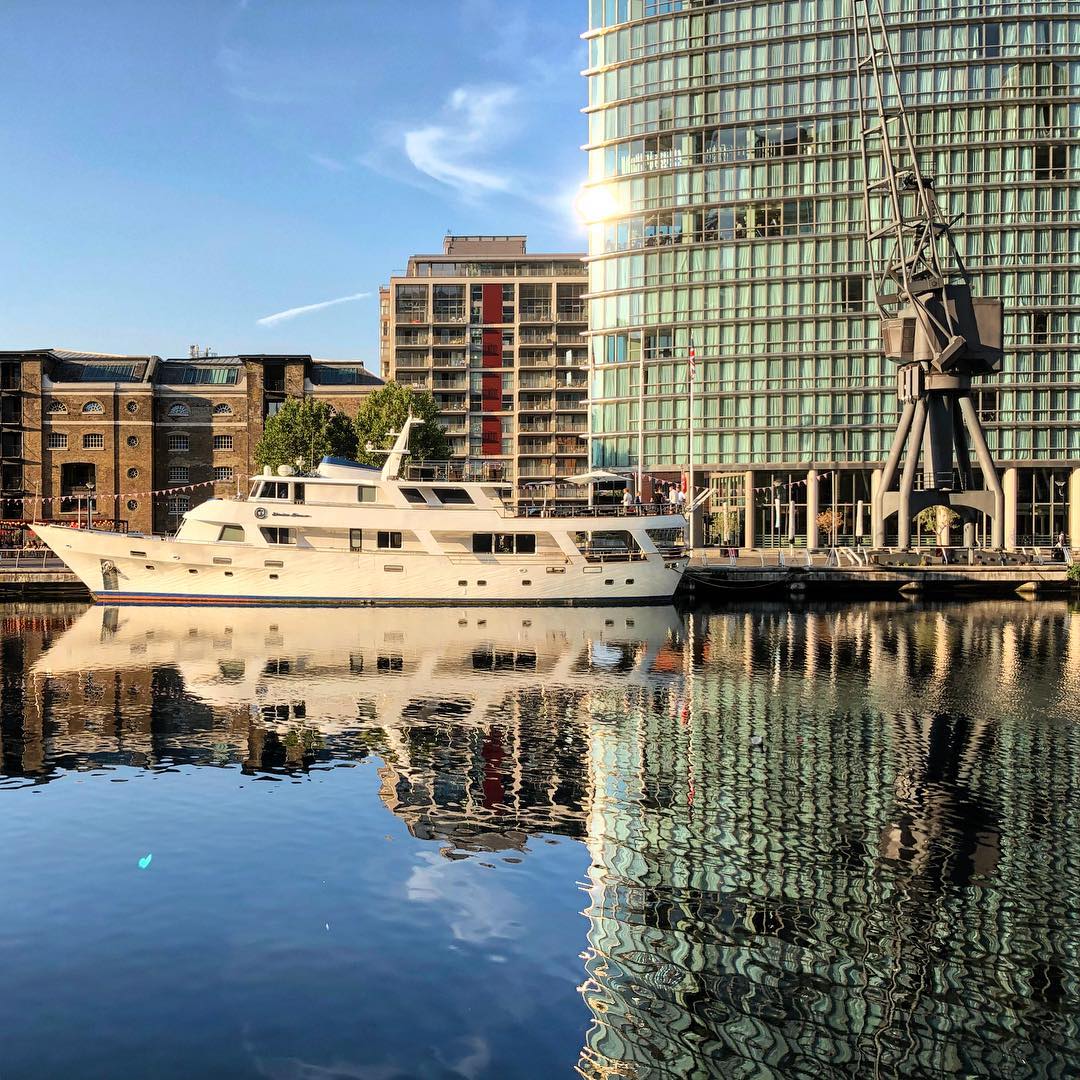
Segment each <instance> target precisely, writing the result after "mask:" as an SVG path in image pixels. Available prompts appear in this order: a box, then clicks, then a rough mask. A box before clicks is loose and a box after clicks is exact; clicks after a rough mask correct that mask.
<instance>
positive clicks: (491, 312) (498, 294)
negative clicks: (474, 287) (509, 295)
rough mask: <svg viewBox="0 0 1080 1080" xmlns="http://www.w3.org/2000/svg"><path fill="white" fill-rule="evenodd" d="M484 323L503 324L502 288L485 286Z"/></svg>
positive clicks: (499, 286)
mask: <svg viewBox="0 0 1080 1080" xmlns="http://www.w3.org/2000/svg"><path fill="white" fill-rule="evenodd" d="M484 322H485V323H501V322H502V286H501V285H485V286H484Z"/></svg>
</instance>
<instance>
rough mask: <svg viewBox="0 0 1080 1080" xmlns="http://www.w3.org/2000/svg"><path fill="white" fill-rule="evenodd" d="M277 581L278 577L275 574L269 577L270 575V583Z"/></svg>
mask: <svg viewBox="0 0 1080 1080" xmlns="http://www.w3.org/2000/svg"><path fill="white" fill-rule="evenodd" d="M277 579H278V576H277V574H271V575H270V580H271V581H277Z"/></svg>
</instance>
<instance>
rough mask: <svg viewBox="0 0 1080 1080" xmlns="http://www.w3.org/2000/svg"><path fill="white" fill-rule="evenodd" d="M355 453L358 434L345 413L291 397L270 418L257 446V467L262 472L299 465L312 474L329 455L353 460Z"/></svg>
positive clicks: (304, 399)
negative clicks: (280, 466)
mask: <svg viewBox="0 0 1080 1080" xmlns="http://www.w3.org/2000/svg"><path fill="white" fill-rule="evenodd" d="M355 453H356V431H355V430H354V428H353V425H352V421H351V420H350V419H349V418H348V417H347V416H346V415H345V414H344V413H340V412H338V411H337V409H335V408H334V407H333V406H332V405H328V404H327V403H326V402H325V401H315V400H313V399H311V398H289V399H288V400H287V401H286V402H285V403H284V404H283V405H282V406H281V408H280V409H279V410H278V411H277V412H276V413H274V415H273V416H270V417H267V420H266V426H265V427H264V428H263V433H262V438H260V439H259V442H258V445H257V446H256V447H255V464H256V465H258V466H259V468H260V469H261V468H263V467H264V466H266V465H269V466H270V467H271V468H272V469H275V468H277V466H278V465H296V466H298V467H299V468H300V469H302V470H305V471H310V470H311V469H314V468H315V466H316V465H317V464H318V463H319V461H320V460H321V459H322V458H323V457H325V456H327V455H331V456H334V457H352V456H353V455H354V454H355Z"/></svg>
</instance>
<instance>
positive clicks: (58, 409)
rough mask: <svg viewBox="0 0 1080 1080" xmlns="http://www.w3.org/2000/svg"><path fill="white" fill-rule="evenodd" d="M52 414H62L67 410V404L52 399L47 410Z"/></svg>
mask: <svg viewBox="0 0 1080 1080" xmlns="http://www.w3.org/2000/svg"><path fill="white" fill-rule="evenodd" d="M45 411H46V412H47V413H48V414H49V415H50V416H60V415H61V414H63V413H66V412H67V406H66V405H65V404H64V403H63V402H62V401H50V402H49V407H48V408H47V409H46V410H45Z"/></svg>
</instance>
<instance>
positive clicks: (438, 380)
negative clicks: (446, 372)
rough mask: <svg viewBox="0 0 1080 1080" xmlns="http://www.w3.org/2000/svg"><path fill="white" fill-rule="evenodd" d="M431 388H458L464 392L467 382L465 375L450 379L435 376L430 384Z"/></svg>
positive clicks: (466, 388)
mask: <svg viewBox="0 0 1080 1080" xmlns="http://www.w3.org/2000/svg"><path fill="white" fill-rule="evenodd" d="M431 388H432V389H433V390H460V391H461V392H462V393H464V392H465V391H466V390H468V388H469V386H468V383H467V382H466V381H465V376H464V375H462V376H461V377H460V378H456V379H451V378H446V377H440V376H438V375H436V376H435V379H434V381H433V382H432V384H431Z"/></svg>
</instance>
